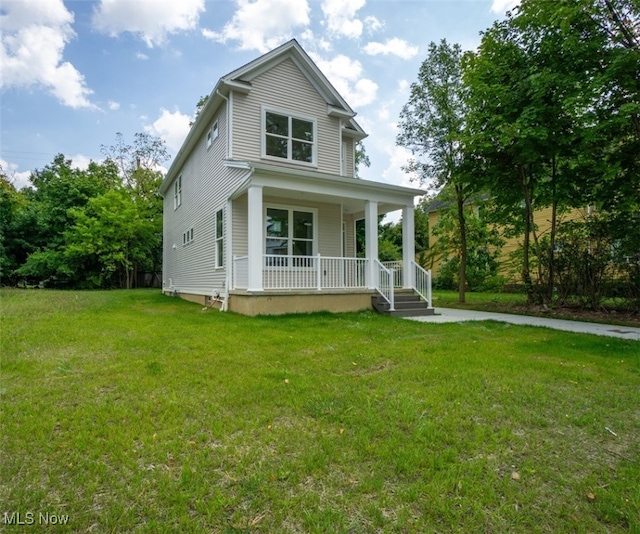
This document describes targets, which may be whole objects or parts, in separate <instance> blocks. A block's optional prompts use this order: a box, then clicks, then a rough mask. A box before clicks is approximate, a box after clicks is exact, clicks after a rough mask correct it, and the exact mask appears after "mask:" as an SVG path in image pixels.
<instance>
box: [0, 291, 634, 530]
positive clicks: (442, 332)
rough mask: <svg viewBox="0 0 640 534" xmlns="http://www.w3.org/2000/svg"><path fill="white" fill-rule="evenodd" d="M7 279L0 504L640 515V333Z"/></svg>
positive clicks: (415, 518)
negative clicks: (62, 288)
mask: <svg viewBox="0 0 640 534" xmlns="http://www.w3.org/2000/svg"><path fill="white" fill-rule="evenodd" d="M1 299H2V300H1V303H2V362H1V365H2V367H1V381H0V394H1V397H2V398H1V405H0V406H1V410H2V411H1V420H0V424H1V426H0V439H1V442H0V443H1V453H2V459H1V463H0V465H1V467H0V503H1V504H0V524H1V523H2V522H3V521H4V522H5V523H6V522H7V521H10V519H11V514H14V513H16V512H17V513H20V514H22V517H23V518H24V517H33V521H34V523H35V524H36V525H37V524H38V522H39V521H40V516H39V514H47V513H48V514H57V515H58V516H68V522H67V523H66V524H65V525H61V524H58V525H56V526H55V531H56V532H220V533H240V532H287V533H294V532H331V533H334V532H358V533H360V532H402V533H405V532H420V533H423V532H427V533H428V532H523V533H524V532H526V533H529V532H585V533H587V532H589V533H592V532H614V533H615V532H636V533H637V532H640V484H638V480H640V442H639V440H638V436H639V435H640V411H639V407H638V398H639V396H640V344H639V343H637V342H633V341H625V340H619V339H609V338H600V337H597V336H590V335H579V334H571V333H566V332H557V331H552V330H548V329H541V328H532V327H518V326H513V325H506V324H502V323H496V322H480V323H467V324H424V323H418V322H413V321H406V320H402V319H395V318H390V317H384V316H380V315H376V314H373V313H369V312H362V313H351V314H335V315H333V314H328V313H320V314H312V315H291V316H282V317H256V318H249V317H242V316H237V315H234V314H231V313H219V312H217V311H212V310H209V311H203V310H202V308H201V307H199V306H197V305H194V304H190V303H188V302H184V301H181V300H179V299H172V298H169V297H164V296H162V295H160V294H159V293H158V292H157V291H114V292H71V291H69V292H55V291H19V290H12V291H3V292H2V293H1ZM28 513H31V514H33V515H32V516H26V514H28ZM15 517H16V516H15V515H14V516H13V518H14V522H15ZM4 526H5V527H6V529H7V531H9V529H10V528H11V527H10V526H8V525H4ZM40 526H41V530H42V529H43V528H44V527H43V526H42V524H41V525H40ZM14 528H15V527H14ZM49 528H52V527H51V525H49ZM36 530H38V529H36ZM34 531H35V530H34Z"/></svg>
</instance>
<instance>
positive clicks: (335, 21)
mask: <svg viewBox="0 0 640 534" xmlns="http://www.w3.org/2000/svg"><path fill="white" fill-rule="evenodd" d="M365 3H366V0H348V1H347V0H323V2H322V4H320V6H321V8H322V12H323V13H324V16H325V22H326V24H327V29H328V30H329V33H332V34H335V35H337V36H340V37H349V38H352V39H357V38H358V37H360V35H362V28H363V24H362V21H361V20H360V19H357V18H356V13H357V12H358V11H359V10H360V8H362V7H364V5H365Z"/></svg>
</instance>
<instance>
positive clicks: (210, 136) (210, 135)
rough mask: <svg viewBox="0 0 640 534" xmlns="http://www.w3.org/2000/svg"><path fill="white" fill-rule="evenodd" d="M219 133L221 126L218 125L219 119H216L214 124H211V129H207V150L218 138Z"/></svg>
mask: <svg viewBox="0 0 640 534" xmlns="http://www.w3.org/2000/svg"><path fill="white" fill-rule="evenodd" d="M219 135H220V128H219V127H218V121H216V122H214V123H213V126H211V128H209V130H208V131H207V150H209V148H211V145H212V144H213V142H214V141H215V140H216V139H218V136H219Z"/></svg>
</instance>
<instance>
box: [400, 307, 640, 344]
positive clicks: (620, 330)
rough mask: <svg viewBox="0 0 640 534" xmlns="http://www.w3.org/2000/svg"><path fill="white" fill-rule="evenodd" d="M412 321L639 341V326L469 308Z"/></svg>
mask: <svg viewBox="0 0 640 534" xmlns="http://www.w3.org/2000/svg"><path fill="white" fill-rule="evenodd" d="M407 319H411V320H413V321H421V322H424V323H460V322H463V321H500V322H503V323H512V324H522V325H529V326H544V327H546V328H555V329H556V330H566V331H567V332H579V333H582V334H595V335H597V336H609V337H619V338H622V339H632V340H635V341H640V328H633V327H630V326H615V325H610V324H599V323H584V322H581V321H566V320H564V319H547V318H546V317H531V316H528V315H514V314H511V313H492V312H482V311H470V310H456V309H453V308H436V315H427V316H425V317H407Z"/></svg>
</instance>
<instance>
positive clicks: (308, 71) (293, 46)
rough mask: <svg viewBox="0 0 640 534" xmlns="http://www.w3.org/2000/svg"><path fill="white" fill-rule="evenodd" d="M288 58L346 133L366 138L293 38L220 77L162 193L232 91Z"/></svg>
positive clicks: (246, 87)
mask: <svg viewBox="0 0 640 534" xmlns="http://www.w3.org/2000/svg"><path fill="white" fill-rule="evenodd" d="M287 59H290V60H291V61H293V62H294V63H295V64H296V66H297V67H298V68H299V69H300V71H301V72H302V74H303V75H304V76H305V77H306V78H307V79H308V80H309V83H311V85H312V86H313V87H314V88H315V89H316V91H318V94H320V95H321V96H322V97H323V98H324V100H325V101H326V102H327V113H328V114H329V115H332V116H337V117H341V118H343V119H344V126H343V132H344V133H345V134H346V135H349V136H350V137H354V138H356V139H364V138H365V137H366V136H367V134H366V133H365V132H364V130H363V129H362V128H361V127H360V125H359V124H358V123H357V122H356V121H355V119H354V117H355V115H356V113H355V111H353V109H351V107H350V106H349V104H347V102H346V101H345V100H344V98H342V96H340V94H339V93H338V91H336V89H335V87H333V85H332V84H331V82H329V80H328V79H327V77H326V76H325V75H324V74H323V73H322V72H321V71H320V69H319V68H318V66H317V65H316V64H315V63H314V62H313V60H312V59H311V58H310V57H309V55H308V54H307V53H306V52H305V51H304V50H303V49H302V47H301V46H300V44H299V43H298V41H296V40H295V39H292V40H291V41H288V42H286V43H284V44H283V45H280V46H279V47H277V48H274V49H273V50H271V51H270V52H267V53H266V54H264V55H262V56H260V57H258V58H256V59H254V60H253V61H250V62H249V63H247V64H246V65H243V66H242V67H239V68H237V69H235V70H234V71H232V72H230V73H228V74H226V75H225V76H223V77H222V78H220V80H218V83H217V84H216V86H215V87H214V88H213V91H211V94H210V95H209V98H208V99H207V103H206V104H205V106H204V107H203V108H202V109H201V110H200V113H199V115H198V117H197V118H196V121H195V124H193V126H192V127H191V129H190V130H189V133H188V134H187V137H186V139H185V140H184V142H183V144H182V147H181V148H180V150H179V151H178V154H177V155H176V157H175V159H174V160H173V163H172V164H171V167H170V168H169V171H168V172H167V175H166V177H165V179H164V181H163V183H162V185H161V186H160V192H161V193H162V194H164V193H165V192H166V191H167V189H168V187H169V184H170V183H171V182H172V181H173V179H174V178H175V175H176V173H177V172H178V171H179V170H180V168H181V167H182V165H183V163H184V162H185V160H186V158H187V156H188V154H189V153H190V152H191V150H192V149H193V147H194V146H195V144H196V143H197V141H198V139H200V137H201V136H202V134H203V133H204V130H206V128H207V127H208V126H209V123H210V122H211V120H212V119H213V117H214V115H215V113H216V111H217V110H218V108H219V107H220V106H221V105H222V103H223V102H224V101H225V99H226V97H227V96H228V95H229V92H230V91H236V92H239V93H249V92H250V91H251V82H252V80H254V79H255V78H256V77H258V76H260V75H261V74H263V73H264V72H266V71H268V70H270V69H272V68H273V67H275V66H276V65H278V64H279V63H281V62H283V61H285V60H287Z"/></svg>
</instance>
